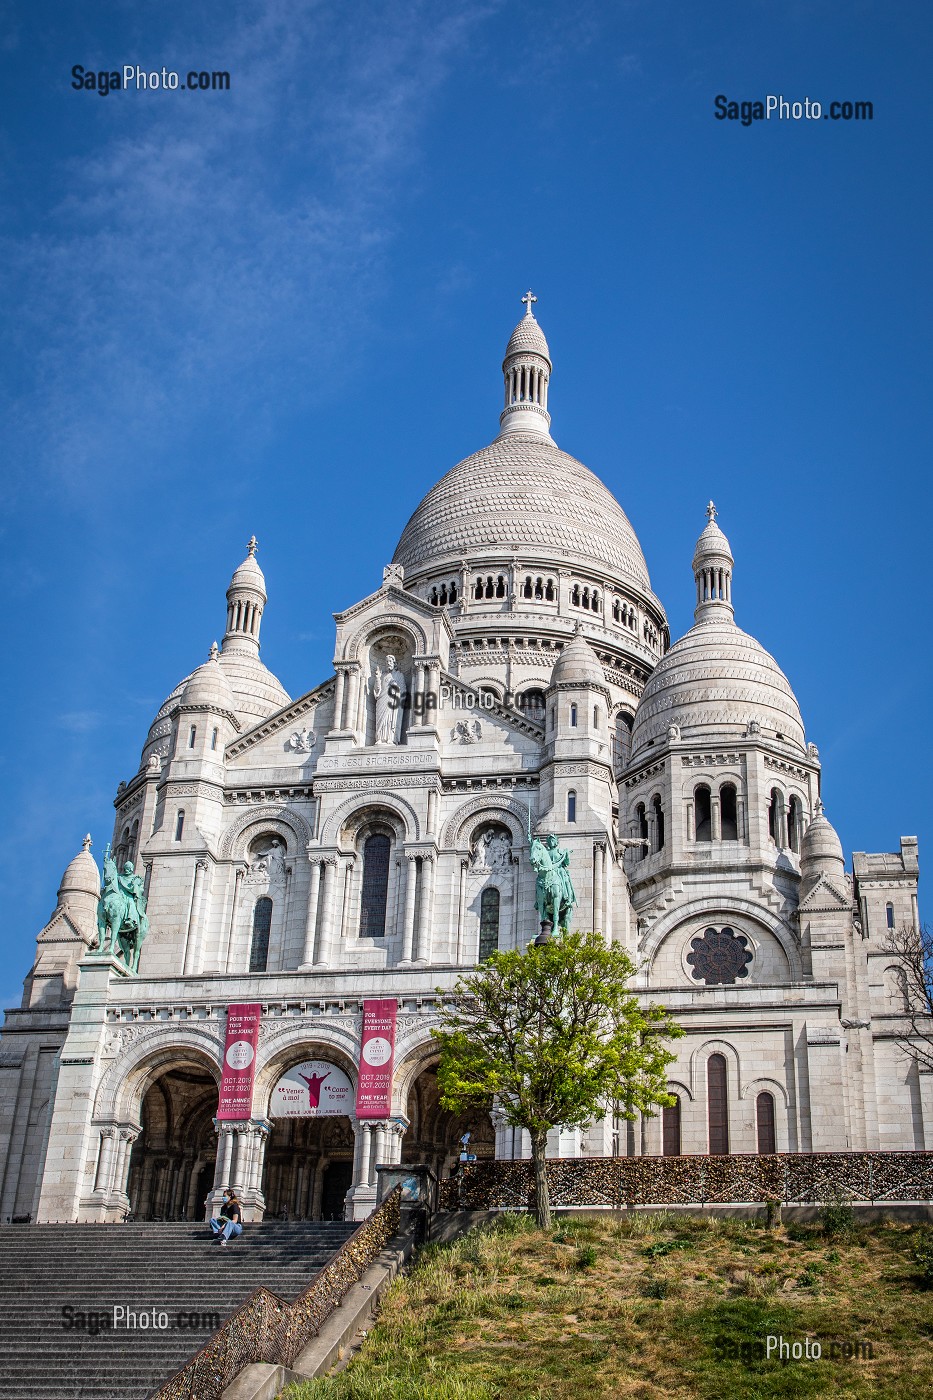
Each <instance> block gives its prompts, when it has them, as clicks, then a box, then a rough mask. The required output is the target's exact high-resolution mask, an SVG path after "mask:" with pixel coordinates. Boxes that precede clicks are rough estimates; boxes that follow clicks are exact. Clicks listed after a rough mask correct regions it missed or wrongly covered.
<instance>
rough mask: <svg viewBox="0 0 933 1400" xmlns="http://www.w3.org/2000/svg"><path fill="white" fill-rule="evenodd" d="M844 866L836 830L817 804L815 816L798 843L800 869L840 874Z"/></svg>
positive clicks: (844, 860) (843, 857)
mask: <svg viewBox="0 0 933 1400" xmlns="http://www.w3.org/2000/svg"><path fill="white" fill-rule="evenodd" d="M845 864H846V859H845V855H844V854H843V850H842V842H841V841H840V840H839V836H838V834H837V832H836V828H835V827H834V826H833V824H832V822H831V821H830V820H829V819H828V817H827V816H826V815H825V813H824V812H823V804H822V802H819V803H817V809H816V816H815V817H814V818H813V820H812V822H811V823H810V825H809V826H808V827H807V829H806V831H805V832H804V834H803V840H802V841H801V843H800V868H801V870H806V871H808V872H810V871H812V872H813V873H818V872H819V871H820V870H824V869H825V870H826V872H827V873H828V874H831V873H833V872H834V871H835V872H838V873H840V874H841V873H842V871H843V870H844V869H845Z"/></svg>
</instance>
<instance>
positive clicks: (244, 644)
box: [223, 535, 267, 653]
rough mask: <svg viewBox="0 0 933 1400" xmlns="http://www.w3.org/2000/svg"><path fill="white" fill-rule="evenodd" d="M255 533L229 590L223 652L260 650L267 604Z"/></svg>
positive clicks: (264, 581) (255, 651) (256, 651)
mask: <svg viewBox="0 0 933 1400" xmlns="http://www.w3.org/2000/svg"><path fill="white" fill-rule="evenodd" d="M257 548H258V546H257V543H256V536H255V535H252V536H251V537H250V541H249V544H248V545H247V546H246V558H245V559H244V560H243V563H242V564H241V565H240V567H239V568H238V569H237V570H236V572H235V573H234V575H233V578H232V579H231V580H230V587H229V588H228V589H227V630H226V632H225V633H224V640H223V650H224V651H231V650H232V651H251V652H254V653H258V651H259V625H260V623H261V621H262V610H263V608H264V607H265V606H266V602H267V597H266V580H265V578H264V577H263V572H262V569H261V568H260V567H259V563H258V560H257V559H256V550H257Z"/></svg>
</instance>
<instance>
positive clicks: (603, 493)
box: [392, 432, 651, 591]
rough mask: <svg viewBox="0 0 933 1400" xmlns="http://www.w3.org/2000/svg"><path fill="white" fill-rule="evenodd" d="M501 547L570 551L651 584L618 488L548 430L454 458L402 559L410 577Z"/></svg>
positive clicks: (570, 557) (400, 552)
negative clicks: (550, 436) (560, 444)
mask: <svg viewBox="0 0 933 1400" xmlns="http://www.w3.org/2000/svg"><path fill="white" fill-rule="evenodd" d="M497 551H503V552H507V551H518V552H519V553H521V554H522V555H523V556H526V555H529V554H531V555H534V556H535V557H539V556H541V557H547V558H551V559H553V560H554V561H555V563H557V562H562V561H564V560H566V561H567V562H568V563H577V564H578V565H581V566H582V567H583V568H587V567H589V568H590V569H592V568H596V569H598V570H599V571H600V572H606V573H608V574H610V575H611V576H612V577H613V578H615V579H618V580H620V581H628V582H629V583H630V584H631V583H634V584H636V585H637V586H638V587H639V588H641V589H644V590H645V591H650V588H651V584H650V581H649V578H648V566H647V565H646V563H645V558H644V555H643V554H642V552H641V545H640V544H639V543H638V539H637V536H636V534H635V531H634V530H633V529H632V526H631V524H630V522H629V519H628V516H627V515H626V514H625V512H624V510H623V509H622V507H621V506H620V505H619V503H618V501H617V500H616V498H615V497H614V496H613V494H612V492H611V491H609V490H608V488H607V487H605V486H604V485H603V483H602V482H601V481H600V479H599V477H598V476H596V475H595V474H594V473H593V472H591V471H590V470H589V468H588V467H585V466H584V465H583V463H582V462H578V461H577V459H576V458H575V457H571V456H570V455H569V453H567V452H562V451H561V450H560V448H559V447H557V446H555V444H554V443H553V442H551V441H549V439H548V438H546V437H544V436H543V435H542V434H535V433H519V432H516V433H512V434H511V435H509V436H507V437H499V438H497V439H496V441H495V442H493V443H491V444H490V445H489V447H484V448H483V449H482V450H481V451H479V452H474V453H473V455H472V456H471V457H466V458H465V459H464V460H463V461H462V462H458V463H457V465H456V466H455V467H452V468H451V470H450V471H449V472H448V473H447V474H446V476H443V477H441V479H440V481H439V482H438V483H437V485H436V486H433V487H432V488H431V490H430V491H429V492H428V494H427V495H426V496H425V497H424V499H423V501H422V502H421V504H420V505H419V506H418V508H417V509H416V510H415V512H414V514H413V515H412V517H411V519H410V520H409V522H408V524H407V525H406V526H405V529H404V530H403V531H402V536H401V539H400V540H399V542H398V545H397V547H396V550H395V554H394V555H393V557H392V562H393V563H394V564H401V565H402V566H403V568H404V570H405V580H406V583H407V582H408V581H409V580H410V579H414V578H416V577H417V576H418V574H419V573H421V572H424V571H427V570H430V569H434V568H436V567H438V566H440V565H442V564H444V563H448V564H450V565H453V566H456V565H458V564H459V562H460V561H461V560H463V559H466V560H470V559H472V558H475V557H477V556H479V557H482V558H486V557H488V555H489V554H490V552H493V553H495V552H497Z"/></svg>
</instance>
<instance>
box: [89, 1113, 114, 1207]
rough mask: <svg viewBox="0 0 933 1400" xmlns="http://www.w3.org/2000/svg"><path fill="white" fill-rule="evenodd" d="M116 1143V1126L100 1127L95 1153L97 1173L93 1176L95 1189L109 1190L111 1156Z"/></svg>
mask: <svg viewBox="0 0 933 1400" xmlns="http://www.w3.org/2000/svg"><path fill="white" fill-rule="evenodd" d="M116 1145H117V1130H116V1128H101V1130H100V1146H99V1148H98V1154H97V1174H96V1176H95V1178H94V1190H95V1191H103V1192H107V1191H109V1190H110V1183H111V1180H112V1179H113V1157H114V1150H115V1148H116Z"/></svg>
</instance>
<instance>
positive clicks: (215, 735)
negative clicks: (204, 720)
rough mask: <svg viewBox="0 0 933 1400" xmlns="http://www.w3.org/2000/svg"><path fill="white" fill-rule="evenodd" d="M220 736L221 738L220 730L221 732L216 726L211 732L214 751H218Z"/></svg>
mask: <svg viewBox="0 0 933 1400" xmlns="http://www.w3.org/2000/svg"><path fill="white" fill-rule="evenodd" d="M219 736H220V730H219V729H218V728H217V726H216V725H215V726H214V728H213V729H212V730H211V749H212V750H213V749H216V747H217V740H218V738H219Z"/></svg>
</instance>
